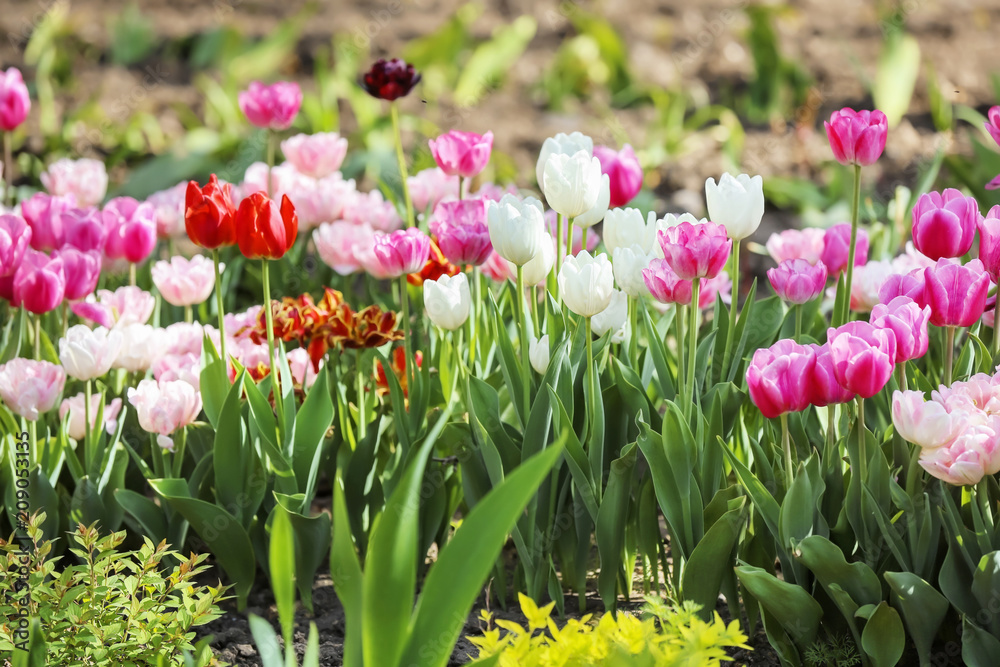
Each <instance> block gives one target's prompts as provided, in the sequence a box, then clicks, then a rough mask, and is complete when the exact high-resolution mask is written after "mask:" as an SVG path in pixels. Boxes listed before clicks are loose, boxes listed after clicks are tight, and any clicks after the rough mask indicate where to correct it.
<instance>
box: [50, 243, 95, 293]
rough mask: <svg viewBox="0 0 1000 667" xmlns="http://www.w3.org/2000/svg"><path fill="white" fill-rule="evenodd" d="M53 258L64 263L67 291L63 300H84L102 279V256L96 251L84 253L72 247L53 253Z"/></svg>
mask: <svg viewBox="0 0 1000 667" xmlns="http://www.w3.org/2000/svg"><path fill="white" fill-rule="evenodd" d="M52 257H53V258H58V259H59V260H61V261H62V266H63V275H64V276H65V278H66V289H65V291H64V292H63V298H64V299H66V300H67V301H76V300H78V299H82V298H84V297H85V296H87V295H88V294H92V293H93V291H94V290H95V289H96V288H97V281H98V280H99V279H100V277H101V255H100V253H98V252H97V251H96V250H90V251H88V252H82V251H80V250H77V249H76V248H74V247H72V246H63V248H62V250H56V251H55V252H54V253H52Z"/></svg>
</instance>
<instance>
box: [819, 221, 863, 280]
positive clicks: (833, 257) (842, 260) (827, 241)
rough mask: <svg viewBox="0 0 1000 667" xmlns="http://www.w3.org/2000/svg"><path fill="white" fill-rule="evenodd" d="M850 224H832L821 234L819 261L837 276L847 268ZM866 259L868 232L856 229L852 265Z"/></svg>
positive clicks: (857, 264)
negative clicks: (821, 246)
mask: <svg viewBox="0 0 1000 667" xmlns="http://www.w3.org/2000/svg"><path fill="white" fill-rule="evenodd" d="M850 245H851V225H850V223H847V222H842V223H840V224H837V225H834V226H833V227H830V228H829V229H827V230H826V233H825V234H824V235H823V252H822V253H821V254H820V261H821V262H823V264H825V265H826V271H827V273H828V274H829V275H830V276H832V277H837V276H839V275H840V274H841V273H843V272H844V269H846V268H847V262H848V258H849V256H850ZM867 261H868V232H866V231H865V230H863V229H859V230H858V236H857V242H856V243H855V251H854V266H860V265H862V264H864V263H865V262H867Z"/></svg>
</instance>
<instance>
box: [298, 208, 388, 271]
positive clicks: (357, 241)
mask: <svg viewBox="0 0 1000 667" xmlns="http://www.w3.org/2000/svg"><path fill="white" fill-rule="evenodd" d="M313 242H314V243H315V244H316V251H317V252H318V253H319V257H320V259H322V260H323V261H324V262H325V263H326V265H327V266H329V267H330V268H331V269H333V270H334V271H336V272H337V273H338V274H340V275H342V276H346V275H350V274H352V273H355V272H357V271H360V270H361V268H362V266H361V262H360V260H359V258H358V255H357V253H358V251H359V248H362V247H365V246H367V247H374V232H373V231H372V228H371V226H370V225H368V224H367V223H363V224H360V225H356V224H354V223H352V222H347V221H345V220H338V221H336V222H332V223H331V222H324V223H323V224H322V225H320V226H319V228H318V229H317V230H316V231H315V232H313Z"/></svg>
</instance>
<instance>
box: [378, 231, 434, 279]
mask: <svg viewBox="0 0 1000 667" xmlns="http://www.w3.org/2000/svg"><path fill="white" fill-rule="evenodd" d="M373 248H374V251H375V260H376V262H377V263H378V264H379V266H380V267H381V269H382V273H384V274H385V275H386V276H388V277H389V278H398V277H399V276H402V275H406V274H407V273H416V272H418V271H420V269H422V268H424V264H426V263H427V258H428V257H430V253H431V240H430V238H429V237H428V236H427V235H426V234H424V233H423V232H422V231H420V230H419V229H417V228H415V227H411V228H410V229H406V230H399V231H395V232H393V233H392V234H376V235H375V238H374V245H373Z"/></svg>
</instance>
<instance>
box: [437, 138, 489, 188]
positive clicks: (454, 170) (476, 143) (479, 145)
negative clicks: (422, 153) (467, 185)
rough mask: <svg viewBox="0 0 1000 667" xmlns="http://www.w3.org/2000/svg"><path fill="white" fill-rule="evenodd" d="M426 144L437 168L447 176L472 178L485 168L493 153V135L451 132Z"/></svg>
mask: <svg viewBox="0 0 1000 667" xmlns="http://www.w3.org/2000/svg"><path fill="white" fill-rule="evenodd" d="M428 144H429V145H430V148H431V155H433V156H434V161H435V162H437V165H438V167H440V168H441V170H442V171H443V172H444V173H446V174H448V175H449V176H460V177H461V178H473V177H474V176H476V175H478V174H479V172H481V171H482V170H483V168H484V167H486V163H487V162H489V161H490V153H491V152H492V151H493V133H492V132H487V133H486V134H476V133H474V132H459V131H458V130H451V131H450V132H446V133H445V134H442V135H441V136H439V137H438V138H437V139H431V140H430V141H429V142H428Z"/></svg>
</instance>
